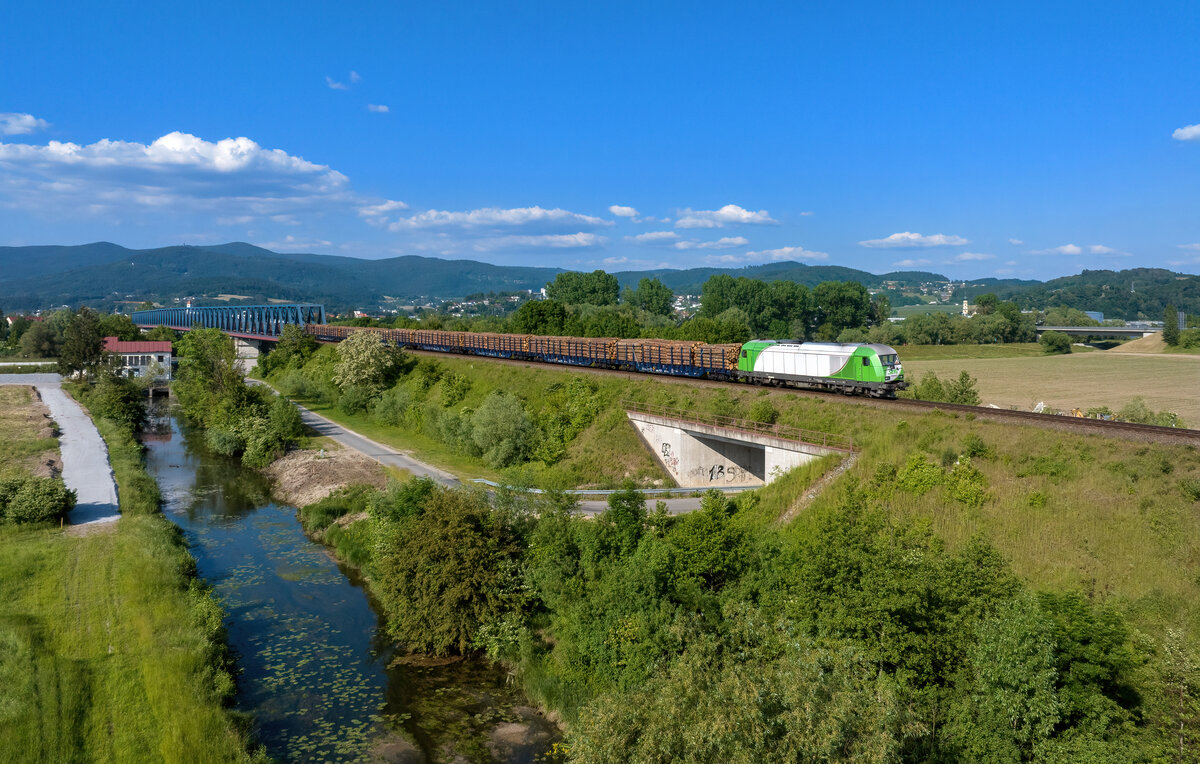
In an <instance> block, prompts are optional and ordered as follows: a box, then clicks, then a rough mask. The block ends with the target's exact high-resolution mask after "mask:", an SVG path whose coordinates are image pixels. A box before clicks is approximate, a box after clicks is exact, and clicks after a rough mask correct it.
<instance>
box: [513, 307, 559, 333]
mask: <svg viewBox="0 0 1200 764" xmlns="http://www.w3.org/2000/svg"><path fill="white" fill-rule="evenodd" d="M566 323H567V308H566V306H565V305H563V303H561V302H559V301H558V300H529V301H528V302H524V303H521V307H519V308H517V312H516V313H514V314H513V315H512V318H510V319H509V331H511V332H513V333H514V334H540V335H546V336H553V335H558V334H562V333H563V327H564V326H565V325H566Z"/></svg>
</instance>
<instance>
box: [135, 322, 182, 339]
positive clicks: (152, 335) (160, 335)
mask: <svg viewBox="0 0 1200 764" xmlns="http://www.w3.org/2000/svg"><path fill="white" fill-rule="evenodd" d="M143 336H144V338H145V339H147V340H154V341H159V342H175V341H176V340H178V339H179V332H177V331H175V330H174V329H171V328H169V327H166V326H156V327H154V328H153V329H147V330H146V331H145V332H144V334H143ZM134 339H137V338H136V337H134Z"/></svg>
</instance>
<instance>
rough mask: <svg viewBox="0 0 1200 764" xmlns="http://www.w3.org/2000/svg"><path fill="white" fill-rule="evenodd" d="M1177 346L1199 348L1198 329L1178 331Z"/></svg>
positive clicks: (1199, 336)
mask: <svg viewBox="0 0 1200 764" xmlns="http://www.w3.org/2000/svg"><path fill="white" fill-rule="evenodd" d="M1179 347H1181V348H1188V349H1194V348H1200V329H1184V330H1183V331H1182V332H1180V333H1179Z"/></svg>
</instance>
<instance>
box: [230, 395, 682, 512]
mask: <svg viewBox="0 0 1200 764" xmlns="http://www.w3.org/2000/svg"><path fill="white" fill-rule="evenodd" d="M247 381H251V380H247ZM295 406H296V408H297V409H299V410H300V418H301V419H302V420H303V421H304V423H305V424H306V425H308V426H309V427H311V428H312V429H313V430H315V431H316V432H317V433H319V434H320V435H324V436H326V437H328V438H331V439H333V440H334V441H336V442H338V443H340V444H342V445H343V446H346V447H347V448H351V449H354V450H355V451H358V452H359V453H360V454H362V455H364V456H367V457H370V458H371V459H374V460H375V461H377V462H379V463H380V464H383V465H385V466H388V467H399V468H400V469H405V470H408V471H409V472H411V473H413V474H414V475H422V476H426V477H430V478H432V479H433V480H435V481H437V482H438V483H441V484H442V485H446V486H460V485H462V481H460V480H459V479H458V478H457V477H455V476H454V475H451V474H450V473H449V472H446V471H445V470H440V469H438V468H437V467H434V466H433V465H431V464H426V463H425V462H422V461H420V460H418V459H414V458H413V457H411V456H409V455H408V454H405V453H402V452H400V451H397V450H395V449H393V448H389V447H388V446H385V445H383V444H382V443H377V442H375V441H373V440H371V439H370V438H367V437H364V436H362V435H360V434H358V433H357V432H354V431H353V430H350V429H347V428H346V427H343V426H342V425H340V424H338V423H337V422H334V421H333V420H331V419H326V418H325V417H323V416H321V415H320V414H317V413H314V412H312V411H309V410H308V409H306V408H304V407H303V406H301V405H300V404H298V403H296V404H295ZM657 501H660V499H655V498H649V499H647V500H646V509H647V510H653V509H654V508H655V504H656V502H657ZM661 501H663V502H665V503H666V505H667V511H668V512H670V513H671V514H673V515H679V514H684V513H686V512H691V511H692V510H695V509H699V508H700V499H699V498H698V497H695V496H684V497H681V498H669V499H661ZM607 508H608V502H607V501H606V500H604V499H588V500H585V501H580V502H579V510H580V512H582V513H583V514H585V515H597V514H600V513H601V512H603V511H604V510H605V509H607Z"/></svg>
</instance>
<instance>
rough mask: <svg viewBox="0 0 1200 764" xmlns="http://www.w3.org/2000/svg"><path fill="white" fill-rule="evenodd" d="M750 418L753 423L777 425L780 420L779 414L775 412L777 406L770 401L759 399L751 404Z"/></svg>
mask: <svg viewBox="0 0 1200 764" xmlns="http://www.w3.org/2000/svg"><path fill="white" fill-rule="evenodd" d="M749 418H750V421H752V422H762V423H763V424H775V422H776V421H778V420H779V412H778V411H776V410H775V406H774V405H772V404H771V401H770V400H769V399H767V398H759V399H758V400H756V401H755V402H754V403H751V404H750V413H749Z"/></svg>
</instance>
